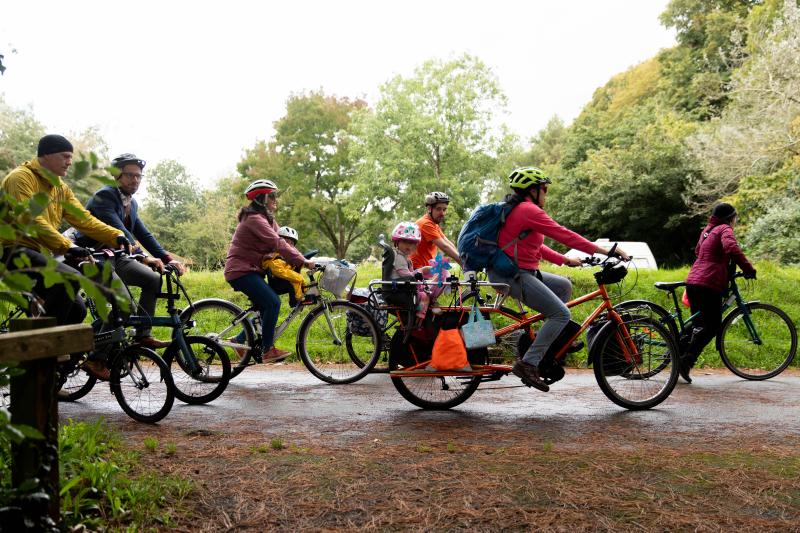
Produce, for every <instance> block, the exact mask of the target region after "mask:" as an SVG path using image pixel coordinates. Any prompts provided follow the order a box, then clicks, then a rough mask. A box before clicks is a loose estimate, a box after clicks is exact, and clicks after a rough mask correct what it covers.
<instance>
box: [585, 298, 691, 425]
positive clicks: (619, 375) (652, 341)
mask: <svg viewBox="0 0 800 533" xmlns="http://www.w3.org/2000/svg"><path fill="white" fill-rule="evenodd" d="M628 337H630V341H631V342H632V344H633V345H634V347H635V349H636V352H635V353H633V354H630V355H632V356H633V357H632V360H628V359H626V357H625V353H626V352H627V353H629V350H623V345H625V346H627V342H626V338H628ZM589 357H590V360H591V361H592V364H593V366H594V376H595V379H597V384H598V385H599V386H600V389H601V390H602V391H603V393H604V394H605V395H606V396H607V397H608V398H609V399H610V400H611V401H612V402H614V403H616V404H617V405H620V406H622V407H625V408H626V409H631V410H640V409H650V408H651V407H655V406H656V405H658V404H660V403H661V402H663V401H664V400H665V399H666V398H667V396H669V395H670V393H671V392H672V389H674V388H675V384H676V383H677V381H678V357H677V347H676V342H675V340H674V339H673V338H672V335H671V334H670V332H669V330H668V329H667V328H666V327H665V326H664V325H662V324H660V323H659V322H658V321H657V320H653V319H651V318H649V317H646V316H640V315H633V314H631V315H626V317H625V321H624V322H623V323H622V324H618V323H616V322H613V321H610V322H608V323H607V324H606V325H605V326H603V328H602V329H601V330H600V331H599V332H598V334H597V337H595V340H594V342H593V343H592V347H591V353H590V355H589Z"/></svg>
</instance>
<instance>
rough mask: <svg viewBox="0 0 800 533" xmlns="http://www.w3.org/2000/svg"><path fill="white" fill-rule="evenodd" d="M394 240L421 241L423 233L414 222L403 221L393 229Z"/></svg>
mask: <svg viewBox="0 0 800 533" xmlns="http://www.w3.org/2000/svg"><path fill="white" fill-rule="evenodd" d="M392 240H393V241H394V242H397V241H411V242H419V241H421V240H422V234H421V233H420V232H419V228H418V227H417V225H416V224H414V223H413V222H401V223H399V224H398V225H396V226H395V227H394V229H393V230H392Z"/></svg>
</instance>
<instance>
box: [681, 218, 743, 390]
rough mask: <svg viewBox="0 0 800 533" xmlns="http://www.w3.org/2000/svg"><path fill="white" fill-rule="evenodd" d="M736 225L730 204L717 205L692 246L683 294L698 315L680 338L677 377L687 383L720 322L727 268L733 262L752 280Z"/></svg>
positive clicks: (727, 273)
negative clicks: (692, 256)
mask: <svg viewBox="0 0 800 533" xmlns="http://www.w3.org/2000/svg"><path fill="white" fill-rule="evenodd" d="M735 223H736V209H734V207H733V206H732V205H731V204H726V203H721V204H718V205H716V206H715V207H714V209H713V210H712V211H711V218H710V219H709V221H708V225H707V226H706V227H705V228H704V229H703V231H702V232H701V233H700V239H699V240H698V241H697V246H695V249H694V254H695V256H696V257H697V259H696V260H695V262H694V264H693V265H692V268H691V269H690V270H689V276H688V277H687V278H686V294H687V295H688V296H689V303H690V305H691V307H692V314H693V315H694V314H695V313H697V312H698V311H699V312H700V315H699V316H698V317H697V318H696V319H695V320H694V327H693V328H692V332H691V334H690V335H687V336H686V337H684V338H683V339H682V341H683V343H685V344H686V345H687V348H686V349H685V350H684V354H683V357H682V358H681V368H680V371H681V376H682V377H683V379H685V380H686V382H687V383H691V382H692V379H691V378H690V377H689V372H690V371H691V369H692V367H693V366H694V364H695V363H696V362H697V358H698V357H700V354H701V353H702V352H703V348H705V347H706V345H707V344H708V343H709V342H710V341H711V339H713V338H714V337H716V335H717V332H718V331H719V327H720V324H721V323H722V296H723V294H724V293H725V289H727V287H728V281H729V279H728V278H729V275H730V273H729V270H728V266H729V265H730V264H731V263H733V264H735V265H736V266H738V267H739V268H741V269H742V272H744V277H745V278H748V279H753V278H755V277H756V269H755V268H753V265H751V264H750V261H748V260H747V257H745V255H744V252H742V249H741V248H739V244H738V243H737V242H736V237H735V236H734V235H733V226H734V224H735Z"/></svg>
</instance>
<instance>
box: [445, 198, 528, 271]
mask: <svg viewBox="0 0 800 533" xmlns="http://www.w3.org/2000/svg"><path fill="white" fill-rule="evenodd" d="M513 207H514V206H511V205H509V204H507V203H506V202H497V203H494V204H484V205H479V206H478V207H477V208H476V209H475V211H473V212H472V214H471V215H470V217H469V219H468V220H467V222H466V223H465V224H464V227H462V228H461V232H460V233H459V234H458V245H457V246H458V255H459V257H461V261H462V262H463V263H464V270H475V271H478V270H483V269H485V268H491V269H492V270H493V271H495V272H496V273H497V274H499V275H501V276H504V277H507V278H514V277H516V275H517V273H518V272H519V267H518V266H517V264H516V262H515V261H514V260H512V259H511V258H510V257H508V255H506V253H505V252H504V250H505V249H506V248H508V247H509V246H511V245H512V244H515V243H516V242H517V241H519V240H520V239H524V238H525V237H527V236H528V234H529V233H530V232H529V231H523V232H522V233H520V234H519V235H518V236H517V238H516V239H514V240H512V241H511V242H509V243H508V244H506V245H505V246H504V247H503V248H500V246H498V244H497V236H498V234H499V233H500V228H502V227H503V224H505V221H506V217H507V216H508V214H509V213H510V212H511V210H512V209H513ZM514 255H515V256H516V253H515V254H514Z"/></svg>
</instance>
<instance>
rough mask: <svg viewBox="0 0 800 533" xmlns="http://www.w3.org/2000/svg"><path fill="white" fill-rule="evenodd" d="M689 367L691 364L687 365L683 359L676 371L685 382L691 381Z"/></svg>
mask: <svg viewBox="0 0 800 533" xmlns="http://www.w3.org/2000/svg"><path fill="white" fill-rule="evenodd" d="M691 369H692V367H691V366H689V365H687V364H686V363H684V362H683V361H681V364H680V368H679V370H678V373H679V374H680V375H681V377H682V378H683V380H684V381H685V382H686V383H691V382H692V378H690V377H689V371H691Z"/></svg>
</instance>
